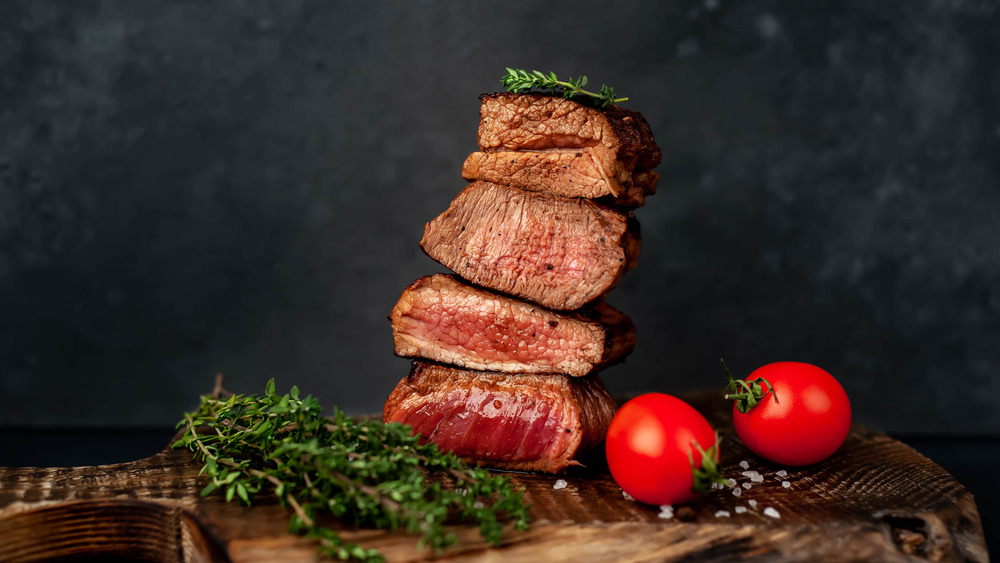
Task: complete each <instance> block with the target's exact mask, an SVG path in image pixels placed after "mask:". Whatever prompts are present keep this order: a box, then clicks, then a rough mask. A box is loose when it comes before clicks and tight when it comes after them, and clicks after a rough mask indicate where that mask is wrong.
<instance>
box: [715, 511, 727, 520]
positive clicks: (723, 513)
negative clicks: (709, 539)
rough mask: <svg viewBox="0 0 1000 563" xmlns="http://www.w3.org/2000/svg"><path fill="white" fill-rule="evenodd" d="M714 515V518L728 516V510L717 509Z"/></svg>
mask: <svg viewBox="0 0 1000 563" xmlns="http://www.w3.org/2000/svg"><path fill="white" fill-rule="evenodd" d="M715 517H716V518H729V511H728V510H719V511H718V512H716V513H715Z"/></svg>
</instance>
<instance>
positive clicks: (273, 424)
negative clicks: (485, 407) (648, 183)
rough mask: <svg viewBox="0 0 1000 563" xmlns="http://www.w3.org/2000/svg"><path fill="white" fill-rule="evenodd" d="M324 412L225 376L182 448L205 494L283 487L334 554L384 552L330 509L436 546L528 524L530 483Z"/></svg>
mask: <svg viewBox="0 0 1000 563" xmlns="http://www.w3.org/2000/svg"><path fill="white" fill-rule="evenodd" d="M543 78H544V76H543ZM553 78H554V75H553ZM578 82H580V83H581V85H582V84H585V83H586V81H585V80H583V81H582V82H581V81H578ZM321 412H322V408H321V407H320V405H319V401H317V400H316V399H315V398H314V397H312V396H306V397H305V398H301V397H300V393H299V390H298V388H297V387H292V389H291V390H290V391H289V393H287V394H285V395H280V396H279V395H278V394H277V393H276V391H275V385H274V380H271V381H269V382H268V383H267V385H266V386H265V389H264V395H263V396H256V395H233V394H230V393H228V392H226V391H225V390H223V389H222V387H221V381H219V382H217V384H216V390H215V392H214V393H213V394H212V395H206V396H203V397H202V398H201V406H200V408H199V409H198V410H196V411H194V412H191V413H187V414H185V415H184V418H183V419H182V420H181V421H180V422H179V423H178V425H177V426H178V428H183V429H184V433H183V435H182V436H181V437H180V438H179V439H178V440H177V441H176V442H174V444H173V447H175V448H177V447H186V448H188V449H190V450H191V451H192V452H194V456H195V458H196V459H197V460H200V461H201V462H202V463H203V466H202V468H201V471H200V473H199V475H204V478H205V479H207V480H208V483H207V484H206V485H205V487H204V488H203V489H202V491H201V494H202V495H203V496H204V495H209V494H212V493H214V492H222V493H223V494H224V496H225V499H226V501H227V502H233V501H236V502H241V503H243V504H247V505H250V504H252V503H253V501H254V498H255V496H256V495H257V494H258V493H261V492H264V493H267V494H274V495H275V496H277V498H278V499H279V500H280V502H281V503H282V505H283V506H285V507H286V508H288V509H290V511H291V514H290V521H289V530H290V531H292V532H293V533H298V534H303V535H305V536H306V537H308V538H311V539H313V540H315V541H316V542H317V544H318V551H319V552H320V553H321V554H322V555H325V556H327V557H336V558H339V559H355V560H362V561H380V560H381V559H382V558H381V555H379V553H378V552H377V551H375V550H371V549H366V548H364V547H362V546H359V545H356V544H352V543H350V542H345V541H343V540H342V539H341V538H340V537H339V536H338V535H337V533H336V532H335V531H333V530H332V529H329V528H326V527H324V526H322V525H320V524H318V523H317V521H316V518H317V515H319V514H321V513H330V514H332V515H334V516H336V517H337V518H340V519H341V520H343V521H345V522H347V523H350V524H356V525H362V526H373V527H377V528H384V529H389V530H397V529H405V530H407V531H409V532H411V533H419V534H420V535H421V537H420V541H419V544H420V545H421V546H427V547H429V548H431V549H433V550H434V551H435V552H440V551H441V550H443V549H444V548H446V547H448V546H449V545H452V544H454V543H455V541H456V539H455V536H454V534H451V533H449V532H447V529H446V528H445V525H446V524H447V523H449V522H450V521H452V520H454V519H455V518H457V519H459V520H461V521H465V522H470V523H475V524H477V525H478V526H479V529H480V533H481V534H482V536H483V538H484V539H486V540H487V541H488V542H490V543H491V544H494V545H497V544H499V542H500V540H501V536H502V532H503V525H504V523H505V522H513V524H514V527H515V528H516V529H520V530H523V529H527V526H528V522H529V518H528V507H527V506H526V505H525V504H524V499H523V491H521V490H518V489H515V488H514V486H513V485H512V484H511V483H510V481H509V479H507V478H506V477H503V476H499V475H495V474H492V473H490V472H488V471H486V470H483V469H476V468H471V467H469V466H468V465H466V464H465V463H464V462H463V461H462V460H461V459H459V458H458V457H457V456H455V455H454V454H451V453H448V452H441V451H439V450H438V449H437V447H436V446H435V445H434V444H421V443H420V441H419V438H418V437H415V436H413V435H412V431H411V429H410V428H409V427H408V426H403V425H400V424H384V423H382V422H381V421H379V420H355V419H353V418H351V417H348V416H346V415H345V414H344V413H343V412H341V411H340V410H339V409H337V408H334V410H333V414H332V416H330V417H329V418H328V417H324V416H322V415H321Z"/></svg>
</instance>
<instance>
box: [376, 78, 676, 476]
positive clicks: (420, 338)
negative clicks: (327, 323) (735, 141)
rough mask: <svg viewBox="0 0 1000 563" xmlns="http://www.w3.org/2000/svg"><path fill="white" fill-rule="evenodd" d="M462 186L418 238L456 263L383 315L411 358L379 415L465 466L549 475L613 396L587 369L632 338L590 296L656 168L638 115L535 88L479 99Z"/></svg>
mask: <svg viewBox="0 0 1000 563" xmlns="http://www.w3.org/2000/svg"><path fill="white" fill-rule="evenodd" d="M481 101H482V105H481V108H480V125H479V148H480V152H475V153H473V154H471V155H470V156H469V157H468V159H467V160H466V161H465V164H464V166H463V169H462V175H463V177H465V178H466V179H467V180H470V183H469V184H468V185H467V186H466V188H465V189H464V190H463V191H462V192H461V193H459V194H458V196H457V197H456V198H455V199H454V200H453V201H452V203H451V205H450V206H449V208H448V209H447V210H446V211H445V212H444V213H442V214H441V215H439V216H438V217H437V218H435V219H433V220H432V221H431V222H430V223H428V224H427V225H426V227H425V229H424V236H423V238H422V239H421V241H420V245H421V247H422V248H423V250H424V252H426V253H427V254H428V256H430V257H431V258H433V259H434V260H437V261H438V262H440V263H441V264H443V265H444V266H446V267H448V268H449V269H451V270H452V271H453V272H454V273H455V274H457V276H456V275H447V274H435V275H431V276H426V277H423V278H420V279H418V280H416V281H415V282H413V283H412V284H411V285H410V286H409V287H407V288H406V289H405V290H404V291H403V294H402V296H401V297H400V299H399V301H398V302H397V303H396V306H395V308H394V309H393V311H392V313H391V315H390V321H391V324H392V329H393V338H394V342H395V352H396V354H397V355H400V356H404V357H410V358H414V361H413V365H412V367H411V370H410V374H409V375H408V376H407V377H405V378H404V379H403V380H402V381H400V382H399V384H398V385H397V386H396V388H395V389H394V390H393V391H392V393H391V395H390V396H389V399H388V400H387V401H386V404H385V409H384V411H383V419H384V420H385V421H386V422H402V423H406V424H409V425H411V426H412V427H413V431H414V432H416V433H419V434H420V435H421V436H422V437H423V439H424V440H429V441H432V442H435V443H436V444H438V446H439V447H441V448H442V449H445V450H450V451H453V452H455V453H456V454H457V455H459V456H460V457H462V458H464V459H466V460H467V461H470V462H472V463H474V464H478V465H483V466H489V467H497V468H503V469H518V470H528V471H546V472H551V473H557V472H560V471H562V470H564V469H565V468H566V467H568V466H570V465H575V464H578V463H579V462H578V461H576V458H577V457H578V456H579V455H581V454H582V453H584V452H586V451H587V450H588V449H591V448H593V447H594V446H596V445H598V444H599V443H600V442H601V440H602V439H603V438H604V434H605V432H606V431H607V427H608V425H609V424H610V422H611V419H612V417H613V416H614V412H615V408H616V405H615V403H614V401H613V400H612V398H611V396H610V394H609V393H608V392H607V390H606V389H605V388H604V385H603V384H602V383H601V380H600V378H599V377H598V374H597V372H598V370H600V369H601V368H603V367H606V366H608V365H611V364H614V363H616V362H619V361H621V360H622V359H624V357H625V356H626V355H628V353H629V352H631V350H632V348H633V346H634V344H635V329H634V327H633V326H632V323H631V321H629V319H628V317H626V316H625V315H624V314H622V313H621V312H620V311H617V310H616V309H614V308H613V307H611V306H609V305H607V304H606V303H604V302H603V300H602V298H603V296H604V295H606V294H607V293H608V292H609V291H610V290H611V289H612V288H614V287H615V285H617V284H618V282H619V281H620V280H621V278H622V276H623V275H624V274H625V272H626V271H628V270H629V269H630V268H632V267H633V266H634V265H635V261H636V257H637V255H638V251H639V238H638V224H637V223H636V222H635V220H634V218H633V217H632V215H631V213H630V211H629V210H630V209H632V208H634V207H637V206H639V205H642V204H643V203H644V201H645V197H646V196H647V195H650V194H652V193H653V191H654V190H655V187H656V181H657V179H658V176H657V174H656V173H655V172H653V171H652V168H653V167H655V166H656V165H657V164H659V161H660V151H659V149H658V148H657V147H656V143H655V141H654V140H653V136H652V133H651V132H650V129H649V126H648V124H647V123H646V121H645V120H644V119H643V118H642V116H641V115H639V114H638V113H635V112H631V111H629V110H626V109H623V108H620V107H617V106H608V107H607V108H604V109H596V108H594V107H591V106H589V105H586V104H582V103H578V102H577V101H574V100H571V99H565V98H560V97H554V96H547V95H544V94H513V93H503V94H487V95H483V96H482V97H481Z"/></svg>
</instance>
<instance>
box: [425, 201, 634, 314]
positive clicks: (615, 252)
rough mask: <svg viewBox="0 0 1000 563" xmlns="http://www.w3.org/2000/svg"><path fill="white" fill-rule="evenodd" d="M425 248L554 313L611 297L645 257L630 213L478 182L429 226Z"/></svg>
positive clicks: (478, 279)
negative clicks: (603, 296) (623, 278)
mask: <svg viewBox="0 0 1000 563" xmlns="http://www.w3.org/2000/svg"><path fill="white" fill-rule="evenodd" d="M420 246H421V248H423V250H424V252H426V253H427V255H428V256H430V257H431V258H433V259H434V260H437V261H438V262H440V263H441V264H443V265H444V266H446V267H448V268H450V269H451V270H453V271H454V272H455V273H457V274H459V275H460V276H462V277H463V278H465V279H467V280H469V281H471V282H473V283H476V284H479V285H482V286H485V287H488V288H490V289H493V290H495V291H499V292H501V293H506V294H509V295H514V296H517V297H521V298H523V299H527V300H529V301H533V302H535V303H538V304H540V305H543V306H545V307H548V308H550V309H558V310H567V309H578V308H580V307H582V306H583V305H585V304H587V303H589V302H591V301H593V300H595V299H597V298H598V297H600V296H602V295H604V294H605V293H607V292H608V291H610V290H611V289H612V288H613V287H614V286H615V285H617V284H618V282H619V281H621V278H622V276H623V275H624V274H625V272H626V271H627V270H628V269H630V268H631V267H633V266H634V265H635V260H636V258H637V256H638V254H639V238H638V223H636V222H635V220H634V219H633V218H632V217H631V215H630V214H627V213H623V212H621V211H618V210H615V209H612V208H609V207H606V206H602V205H599V204H597V203H594V202H593V201H590V200H587V199H579V198H564V197H559V196H554V195H550V194H542V193H533V192H526V191H523V190H519V189H517V188H510V187H505V186H501V185H498V184H494V183H491V182H483V181H476V182H472V183H471V184H469V185H468V186H467V187H466V188H465V189H464V190H462V192H461V193H459V194H458V196H457V197H456V198H455V199H454V200H453V201H452V202H451V205H450V206H449V207H448V209H447V210H446V211H445V212H444V213H442V214H441V215H439V216H437V217H436V218H434V219H433V220H432V221H431V222H430V223H427V225H425V226H424V236H423V237H422V238H421V239H420Z"/></svg>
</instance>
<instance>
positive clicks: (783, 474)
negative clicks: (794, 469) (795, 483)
mask: <svg viewBox="0 0 1000 563" xmlns="http://www.w3.org/2000/svg"><path fill="white" fill-rule="evenodd" d="M775 475H777V476H778V477H784V476H785V475H788V472H787V471H785V470H784V469H782V470H781V471H778V472H777V473H775Z"/></svg>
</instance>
